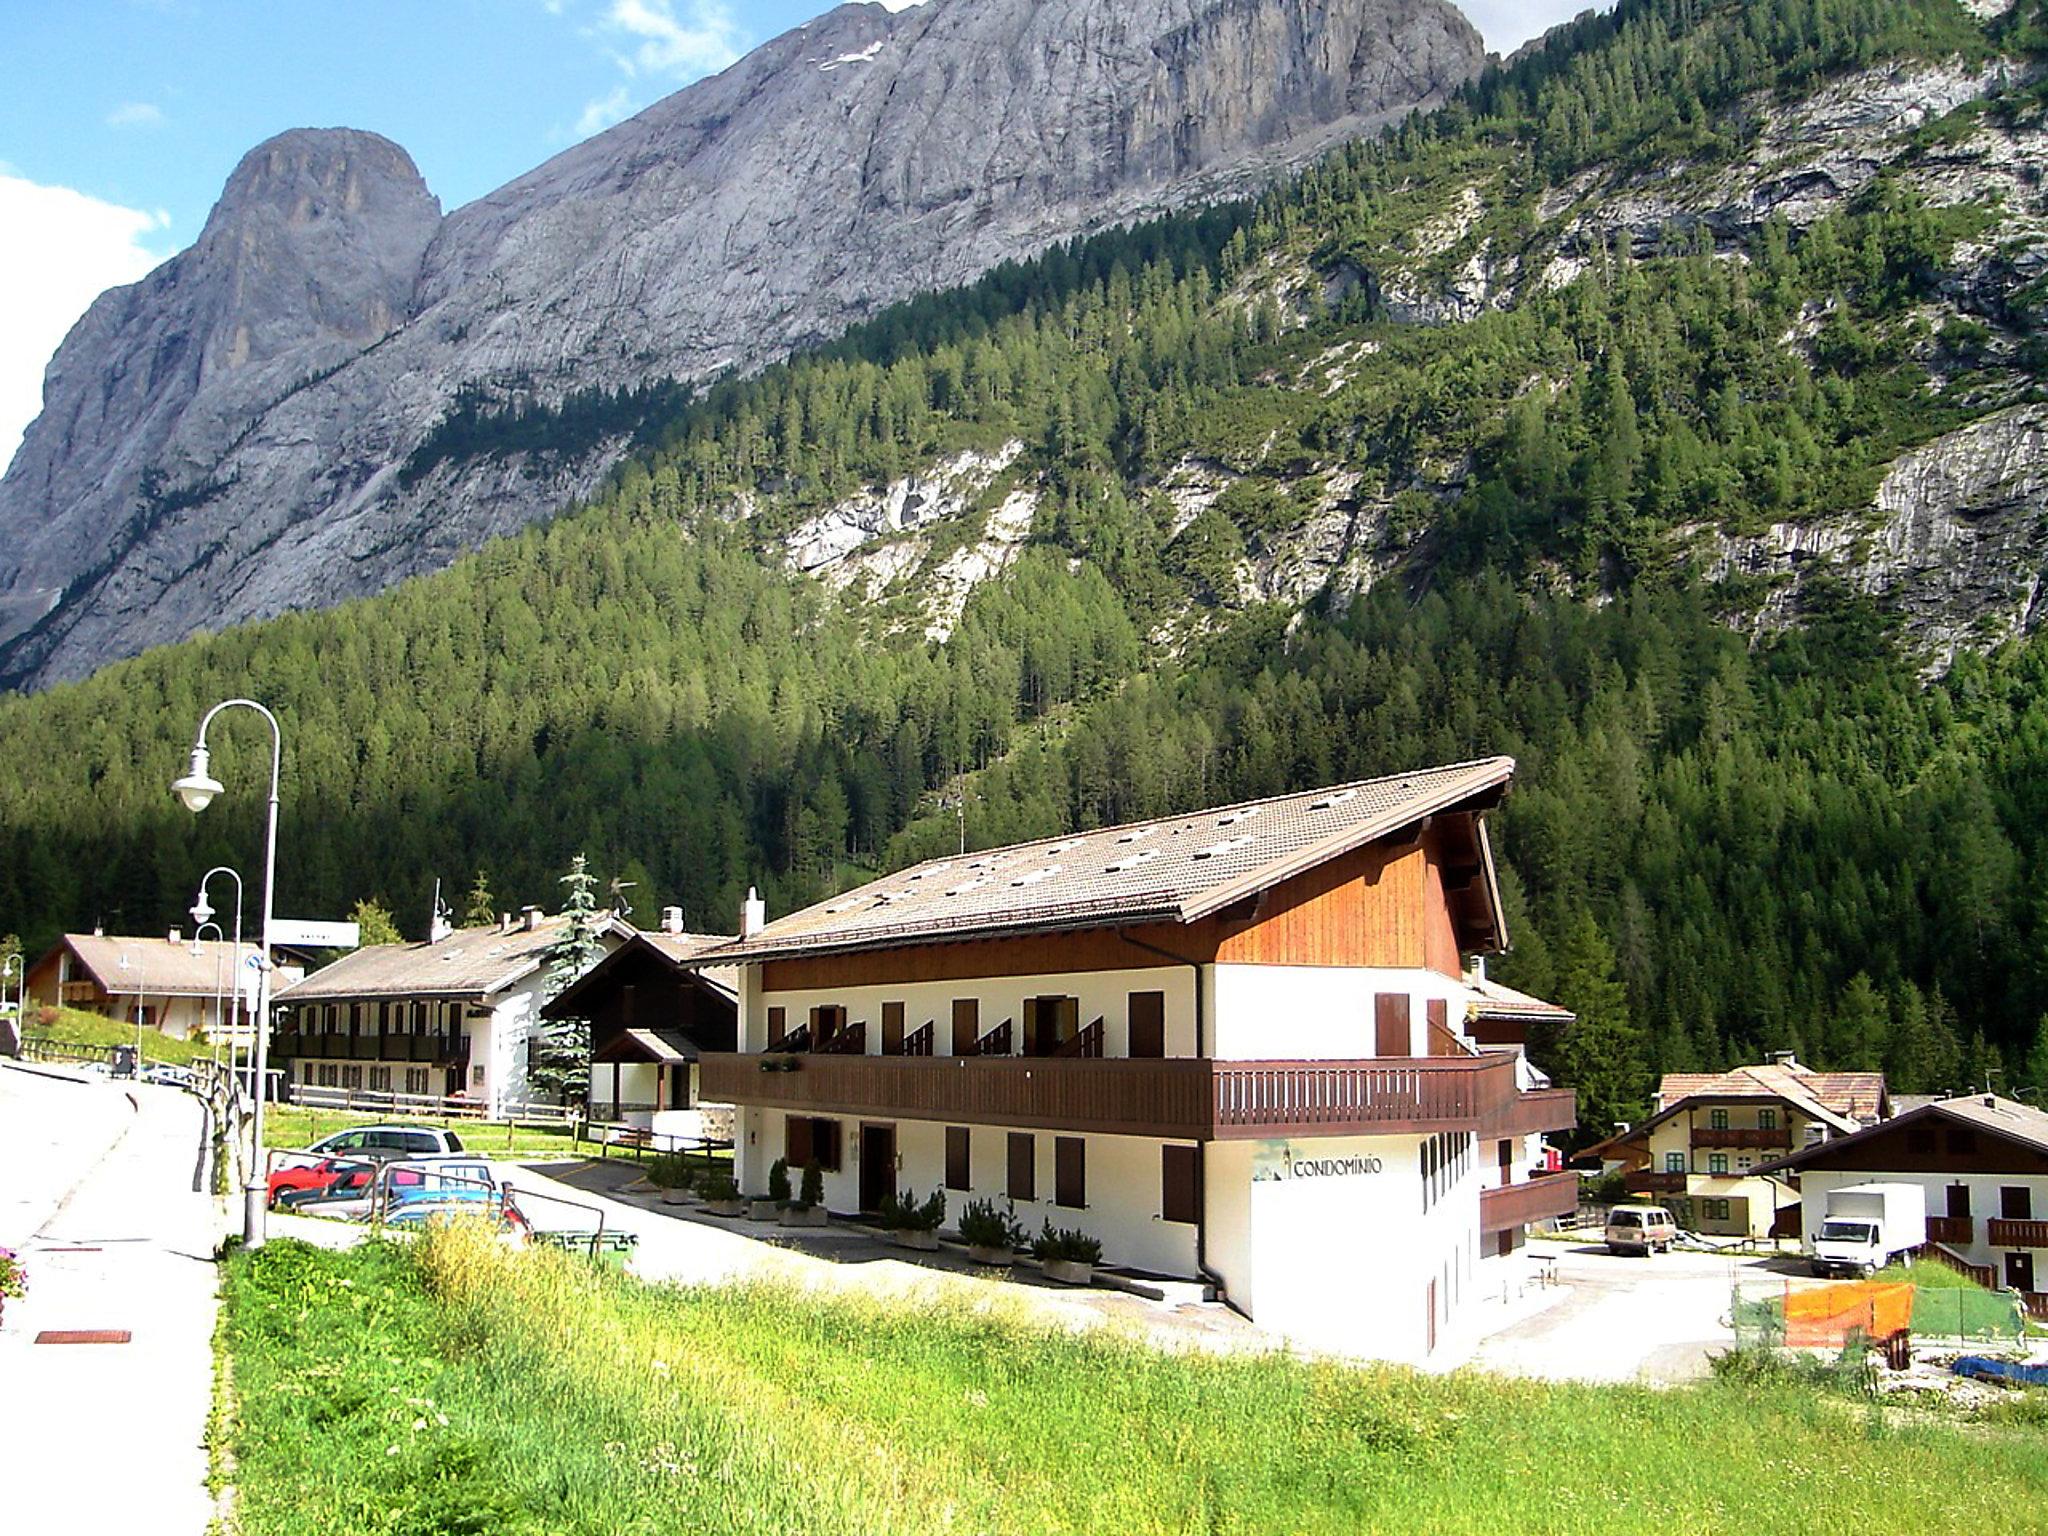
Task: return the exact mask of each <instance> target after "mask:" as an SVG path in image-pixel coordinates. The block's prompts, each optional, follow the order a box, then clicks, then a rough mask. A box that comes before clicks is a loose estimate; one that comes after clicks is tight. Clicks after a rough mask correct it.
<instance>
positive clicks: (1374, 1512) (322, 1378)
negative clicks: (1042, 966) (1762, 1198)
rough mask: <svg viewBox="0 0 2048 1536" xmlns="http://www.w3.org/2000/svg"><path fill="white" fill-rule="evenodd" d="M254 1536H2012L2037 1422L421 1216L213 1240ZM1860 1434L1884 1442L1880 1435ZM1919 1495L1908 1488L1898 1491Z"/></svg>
mask: <svg viewBox="0 0 2048 1536" xmlns="http://www.w3.org/2000/svg"><path fill="white" fill-rule="evenodd" d="M227 1294H228V1303H229V1304H228V1310H227V1315H226V1322H225V1324H224V1328H223V1341H224V1345H225V1347H226V1348H227V1349H228V1351H229V1352H230V1354H231V1356H232V1366H233V1380H234V1382H235V1386H236V1392H237V1401H238V1407H237V1409H236V1416H235V1418H234V1420H233V1422H232V1423H230V1424H229V1425H228V1426H226V1436H225V1438H226V1441H227V1443H228V1445H229V1447H230V1448H231V1450H232V1453H233V1455H234V1457H235V1461H236V1465H237V1468H238V1481H239V1483H240V1486H241V1489H242V1508H241V1525H242V1529H243V1530H244V1531H245V1532H247V1533H248V1536H271V1533H291V1536H313V1533H339V1532H351V1533H353V1532H365V1531H377V1532H408V1533H411V1532H419V1533H427V1532H459V1531H492V1532H541V1531H546V1532H550V1533H557V1532H561V1533H591V1536H597V1533H640V1532H645V1533H648V1536H653V1533H655V1532H662V1533H671V1532H678V1531H684V1532H692V1533H722V1532H756V1531H774V1532H781V1531H819V1532H827V1531H829V1532H833V1533H865V1532H927V1531H961V1532H968V1531H974V1532H982V1531H1030V1532H1042V1531H1052V1532H1058V1531H1072V1532H1115V1533H1119V1536H1121V1533H1143V1532H1182V1531H1202V1532H1269V1531H1286V1532H1340V1531H1341V1532H1347V1533H1348V1532H1358V1531H1430V1532H1487V1533H1489V1536H1498V1533H1505V1532H1558V1533H1564V1532H1610V1531H1634V1530H1653V1529H1654V1530H1660V1531H1671V1532H1677V1531H1684V1532H1695V1531H1712V1530H1730V1531H1737V1530H1739V1531H1744V1532H1774V1531H1784V1532H1799V1533H1802V1536H1803V1533H1825V1532H1834V1531H1841V1532H1856V1533H1858V1536H1865V1533H1867V1532H1869V1531H1872V1530H1884V1531H1915V1530H1928V1531H1935V1530H1943V1531H1946V1530H1953V1529H1963V1528H1968V1526H1970V1525H1971V1524H1974V1523H1987V1524H1991V1523H1995V1524H1996V1527H1997V1528H2003V1529H2012V1528H2013V1526H2012V1520H2013V1518H2014V1516H2015V1513H2016V1512H2018V1511H2023V1510H2024V1509H2025V1508H2029V1507H2034V1506H2033V1504H2031V1503H2030V1502H2028V1501H2029V1500H2031V1499H2033V1498H2035V1497H2036V1495H2037V1494H2038V1490H2039V1489H2040V1487H2041V1486H2042V1482H2043V1479H2044V1478H2048V1444H2044V1442H2043V1441H2042V1439H2041V1437H2040V1435H2039V1434H2038V1432H2037V1431H2034V1430H2030V1429H2013V1428H1999V1427H1992V1426H1987V1425H1981V1424H1980V1425H1957V1424H1953V1423H1948V1422H1943V1421H1938V1420H1929V1421H1905V1420H1899V1421H1897V1422H1894V1421H1893V1420H1888V1419H1882V1418H1879V1417H1874V1416H1873V1413H1872V1411H1869V1410H1865V1409H1863V1408H1861V1407H1858V1406H1854V1405H1844V1404H1843V1403H1841V1402H1840V1401H1838V1400H1831V1399H1829V1398H1827V1397H1824V1396H1822V1395H1819V1394H1816V1393H1814V1392H1813V1391H1811V1390H1809V1389H1806V1388H1804V1387H1801V1386H1799V1385H1798V1384H1796V1383H1773V1382H1765V1383H1761V1384H1755V1385H1747V1384H1745V1385H1741V1386H1734V1385H1728V1384H1723V1383H1708V1384H1703V1385H1701V1386H1699V1387H1696V1388H1691V1389H1687V1390H1683V1391H1675V1392H1655V1391H1650V1390H1648V1389H1641V1388H1632V1387H1616V1388H1594V1387H1558V1386H1544V1385H1540V1384H1534V1383H1517V1382H1507V1381H1500V1380H1495V1379H1493V1378H1489V1377H1484V1376H1479V1375H1476V1374H1461V1375H1458V1376H1453V1377H1449V1378H1432V1377H1426V1376H1421V1375H1417V1374H1414V1373H1410V1372H1406V1371H1399V1370H1392V1369H1384V1370H1358V1369H1351V1368H1344V1367H1338V1366H1334V1365H1321V1364H1310V1363H1305V1362H1301V1361H1297V1360H1292V1359H1287V1358H1284V1357H1239V1358H1217V1357H1211V1356H1206V1355H1195V1354H1168V1353H1161V1352H1159V1351H1156V1350H1153V1349H1149V1348H1147V1347H1145V1346H1143V1345H1141V1344H1139V1343H1137V1342H1134V1341H1129V1340H1125V1339H1122V1338H1119V1337H1117V1336H1114V1335H1112V1334H1109V1333H1107V1332H1104V1331H1101V1330H1097V1331H1093V1332H1087V1333H1071V1332H1061V1331H1052V1330H1047V1329H1045V1328H1043V1327H1037V1326H1032V1325H1031V1324H1030V1323H1029V1322H1027V1321H1026V1320H1024V1319H1022V1318H1020V1317H1018V1316H1015V1315H1012V1314H1010V1313H1009V1312H1008V1310H1007V1308H1006V1305H1005V1304H1004V1303H1003V1302H1002V1300H1001V1298H1002V1295H1003V1293H1002V1291H1001V1289H1000V1288H999V1287H996V1286H993V1285H992V1286H991V1287H990V1289H989V1295H990V1297H991V1302H990V1304H989V1305H988V1306H987V1307H985V1308H970V1307H966V1306H960V1305H955V1306H952V1307H949V1308H930V1307H927V1308H921V1309H919V1310H916V1311H912V1310H908V1309H899V1308H890V1307H884V1306H882V1305H880V1304H862V1303H860V1302H857V1301H846V1300H824V1299H820V1298H818V1297H816V1296H812V1295H808V1294H804V1293H798V1292H792V1291H786V1290H777V1289H765V1288H748V1287H736V1288H729V1289H706V1290H676V1289H659V1288H652V1287H647V1286H642V1285H640V1284H638V1283H636V1282H633V1281H631V1280H623V1279H615V1278H607V1277H605V1276H603V1275H601V1274H599V1273H597V1272H595V1271H594V1270H592V1269H591V1268H590V1266H589V1265H588V1264H586V1263H583V1262H581V1261H579V1260H577V1259H574V1258H571V1257H568V1256H565V1255H558V1254H548V1253H515V1252H510V1251H507V1250H506V1249H503V1248H501V1247H500V1246H499V1245H498V1244H497V1243H496V1242H495V1241H494V1240H492V1239H491V1238H490V1237H488V1236H487V1235H484V1234H481V1233H478V1232H473V1231H466V1230H462V1229H448V1230H444V1231H436V1232H433V1233H431V1234H429V1235H428V1236H426V1237H425V1238H424V1239H423V1240H422V1241H421V1242H420V1243H419V1244H418V1245H417V1246H416V1247H415V1248H412V1249H407V1250H397V1249H391V1248H384V1247H376V1246H373V1247H370V1248H366V1249H363V1250H358V1251H357V1252H355V1253H351V1254H344V1255H337V1254H328V1253H323V1252H318V1251H316V1250H312V1249H308V1248H304V1247H302V1246H300V1245H297V1244H292V1243H288V1242H279V1243H273V1244H271V1245H270V1246H269V1247H267V1248H266V1249H264V1250H263V1251H262V1252H261V1253H259V1254H256V1255H253V1256H249V1255H241V1256H237V1257H236V1258H235V1259H234V1260H233V1261H232V1263H231V1266H230V1272H229V1281H228V1292H227ZM1873 1426H1877V1428H1878V1429H1881V1430H1882V1433H1875V1432H1874V1430H1873ZM1912 1490H1919V1491H1920V1493H1919V1494H1918V1495H1913V1494H1912V1493H1911V1491H1912Z"/></svg>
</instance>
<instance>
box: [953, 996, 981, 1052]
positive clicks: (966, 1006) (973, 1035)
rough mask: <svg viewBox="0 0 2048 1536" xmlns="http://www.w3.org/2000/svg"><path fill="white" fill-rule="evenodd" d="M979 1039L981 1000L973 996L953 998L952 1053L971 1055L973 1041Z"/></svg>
mask: <svg viewBox="0 0 2048 1536" xmlns="http://www.w3.org/2000/svg"><path fill="white" fill-rule="evenodd" d="M979 1039H981V1000H980V999H979V998H973V997H956V998H954V999H953V1054H954V1055H955V1056H972V1055H973V1054H974V1046H975V1042H976V1041H978V1040H979Z"/></svg>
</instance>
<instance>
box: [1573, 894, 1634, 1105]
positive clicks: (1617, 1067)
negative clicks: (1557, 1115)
mask: <svg viewBox="0 0 2048 1536" xmlns="http://www.w3.org/2000/svg"><path fill="white" fill-rule="evenodd" d="M1557 1001H1559V1002H1560V1003H1562V1004H1564V1006H1565V1007H1567V1008H1569V1009H1571V1010H1572V1012H1573V1013H1574V1014H1576V1015H1577V1019H1576V1021H1575V1022H1574V1023H1573V1024H1572V1025H1571V1026H1570V1027H1569V1028H1567V1029H1566V1030H1565V1034H1564V1041H1563V1044H1562V1047H1561V1056H1562V1060H1561V1061H1560V1063H1559V1065H1560V1067H1561V1068H1562V1071H1563V1076H1564V1080H1565V1082H1566V1083H1568V1084H1569V1085H1570V1086H1571V1087H1573V1088H1576V1089H1577V1090H1578V1095H1579V1128H1580V1130H1581V1132H1582V1133H1585V1134H1587V1135H1588V1136H1589V1138H1592V1137H1599V1136H1604V1135H1606V1134H1607V1133H1608V1132H1609V1131H1611V1130H1613V1129H1614V1126H1615V1124H1616V1123H1617V1122H1619V1121H1622V1120H1628V1119H1634V1118H1636V1117H1637V1114H1638V1112H1639V1110H1640V1109H1641V1107H1642V1104H1643V1100H1644V1097H1645V1095H1646V1094H1647V1093H1648V1091H1649V1078H1650V1071H1649V1064H1648V1062H1647V1061H1646V1060H1645V1058H1644V1040H1643V1031H1642V1029H1641V1028H1640V1027H1639V1026H1638V1025H1636V1023H1635V1022H1634V1021H1633V1020H1632V1019H1631V1018H1630V1017H1629V1011H1628V992H1627V989H1626V988H1624V987H1623V986H1622V984H1621V980H1620V978H1619V977H1618V976H1616V974H1615V965H1614V950H1613V949H1612V948H1611V947H1610V946H1609V944H1608V942H1607V939H1606V937H1605V936H1604V935H1603V934H1602V933H1601V932H1600V927H1599V925H1598V924H1597V923H1595V922H1594V921H1593V915H1592V914H1591V913H1590V912H1587V911H1584V910H1581V911H1580V912H1579V914H1578V916H1577V917H1576V918H1574V919H1573V921H1572V923H1571V926H1570V927H1568V928H1567V929H1566V930H1565V935H1564V938H1563V940H1562V942H1560V943H1559V945H1558V947H1557Z"/></svg>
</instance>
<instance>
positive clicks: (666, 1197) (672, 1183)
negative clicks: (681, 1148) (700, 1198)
mask: <svg viewBox="0 0 2048 1536" xmlns="http://www.w3.org/2000/svg"><path fill="white" fill-rule="evenodd" d="M647 1182H648V1183H650V1184H652V1185H653V1186H654V1187H655V1188H656V1189H658V1190H660V1191H661V1203H662V1204H663V1205H681V1204H682V1203H683V1201H684V1200H685V1199H687V1198H688V1197H689V1190H690V1168H689V1164H687V1163H685V1162H684V1161H683V1157H682V1154H681V1153H680V1152H664V1153H662V1154H661V1155H660V1156H659V1157H656V1158H655V1159H654V1160H653V1161H651V1162H650V1163H648V1165H647Z"/></svg>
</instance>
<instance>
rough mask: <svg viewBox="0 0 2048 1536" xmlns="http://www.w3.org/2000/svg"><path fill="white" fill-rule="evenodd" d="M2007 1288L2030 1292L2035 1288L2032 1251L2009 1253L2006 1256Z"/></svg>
mask: <svg viewBox="0 0 2048 1536" xmlns="http://www.w3.org/2000/svg"><path fill="white" fill-rule="evenodd" d="M2005 1288H2006V1289H2007V1290H2009V1291H2018V1292H2020V1293H2021V1294H2023V1295H2025V1294H2030V1293H2031V1292H2032V1291H2033V1289H2034V1256H2033V1255H2032V1254H2031V1253H2008V1254H2007V1255H2006V1256H2005Z"/></svg>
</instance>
